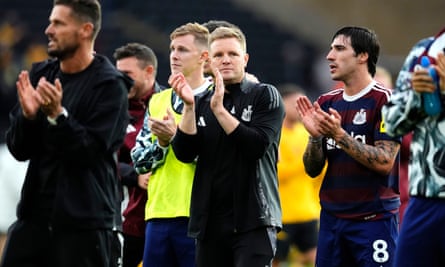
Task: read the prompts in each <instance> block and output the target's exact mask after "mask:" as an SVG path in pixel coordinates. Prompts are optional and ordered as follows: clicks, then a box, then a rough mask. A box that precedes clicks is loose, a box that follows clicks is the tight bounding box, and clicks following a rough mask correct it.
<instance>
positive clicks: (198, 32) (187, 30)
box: [170, 22, 209, 47]
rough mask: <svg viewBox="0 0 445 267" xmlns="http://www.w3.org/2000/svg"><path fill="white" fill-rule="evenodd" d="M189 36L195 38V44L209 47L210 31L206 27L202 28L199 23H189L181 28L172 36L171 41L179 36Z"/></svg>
mask: <svg viewBox="0 0 445 267" xmlns="http://www.w3.org/2000/svg"><path fill="white" fill-rule="evenodd" d="M187 34H191V35H193V36H194V37H195V42H196V43H197V44H198V45H200V46H202V47H208V41H209V30H207V28H206V27H204V26H202V25H201V24H199V23H196V22H194V23H191V22H189V23H187V24H184V25H181V26H179V27H178V28H176V29H175V30H174V31H173V32H172V33H171V34H170V40H173V39H175V38H176V37H178V36H184V35H187Z"/></svg>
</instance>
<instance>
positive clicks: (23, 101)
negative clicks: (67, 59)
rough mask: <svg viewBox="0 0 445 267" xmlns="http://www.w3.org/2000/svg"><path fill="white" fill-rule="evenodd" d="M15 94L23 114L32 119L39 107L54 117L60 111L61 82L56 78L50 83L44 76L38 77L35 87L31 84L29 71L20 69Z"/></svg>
mask: <svg viewBox="0 0 445 267" xmlns="http://www.w3.org/2000/svg"><path fill="white" fill-rule="evenodd" d="M16 86H17V94H18V98H19V102H20V106H21V107H22V112H23V116H25V118H27V119H34V118H35V117H36V114H37V112H38V110H39V108H41V109H42V111H43V113H45V114H46V115H47V116H49V117H56V116H57V115H58V114H59V113H60V112H61V111H62V94H63V90H62V84H61V83H60V81H59V79H56V81H55V84H51V83H50V82H48V81H47V80H46V79H45V78H44V77H42V78H40V80H39V83H38V84H37V88H36V89H34V87H33V86H32V85H31V81H30V80H29V73H28V72H27V71H22V72H21V73H20V74H19V76H18V79H17V82H16Z"/></svg>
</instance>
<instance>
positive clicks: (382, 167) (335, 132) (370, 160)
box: [318, 108, 400, 174]
mask: <svg viewBox="0 0 445 267" xmlns="http://www.w3.org/2000/svg"><path fill="white" fill-rule="evenodd" d="M329 111H330V114H327V113H322V112H319V113H318V114H319V116H318V119H319V120H320V121H323V123H322V126H321V128H322V130H321V132H322V133H323V134H324V135H325V136H327V137H331V138H333V139H334V140H335V142H336V144H337V145H338V146H340V148H341V149H343V150H344V151H345V152H346V153H347V154H348V155H349V156H351V157H352V158H353V159H355V160H356V161H358V162H360V163H361V164H363V165H364V166H366V167H367V168H369V169H370V170H373V171H375V172H378V173H381V174H388V173H390V172H391V169H392V167H393V165H394V162H395V159H396V157H397V153H398V152H399V148H400V144H399V143H398V142H396V141H391V140H377V141H375V142H374V145H368V144H363V143H362V142H361V141H359V140H356V139H355V138H353V137H352V136H351V135H349V134H348V133H347V132H346V131H345V130H344V129H343V128H342V127H341V116H340V114H339V113H338V112H337V111H336V110H334V109H332V108H330V109H329Z"/></svg>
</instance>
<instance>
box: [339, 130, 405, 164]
mask: <svg viewBox="0 0 445 267" xmlns="http://www.w3.org/2000/svg"><path fill="white" fill-rule="evenodd" d="M338 144H339V145H340V147H342V148H343V149H344V150H345V151H346V152H348V154H350V155H351V156H353V157H354V158H356V159H357V160H360V159H362V160H365V161H367V162H368V163H369V164H371V165H374V164H388V163H389V162H391V161H392V160H393V158H394V157H395V155H396V154H397V152H398V146H399V145H398V144H397V143H396V142H394V141H377V142H376V143H375V146H371V145H365V144H363V143H362V142H360V141H358V140H355V139H354V138H352V137H351V136H349V135H345V136H344V137H343V138H342V139H341V140H340V141H339V142H338Z"/></svg>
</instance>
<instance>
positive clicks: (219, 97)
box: [210, 67, 225, 112]
mask: <svg viewBox="0 0 445 267" xmlns="http://www.w3.org/2000/svg"><path fill="white" fill-rule="evenodd" d="M212 71H213V75H214V82H215V85H214V86H215V89H214V90H215V92H214V94H213V96H212V99H211V100H210V108H211V109H212V111H213V112H215V111H218V109H224V105H223V99H224V91H225V87H224V81H223V78H222V76H221V73H220V72H219V70H218V69H217V68H214V67H212Z"/></svg>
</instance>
